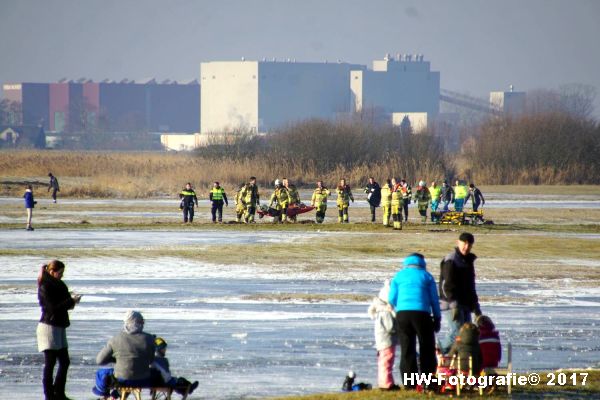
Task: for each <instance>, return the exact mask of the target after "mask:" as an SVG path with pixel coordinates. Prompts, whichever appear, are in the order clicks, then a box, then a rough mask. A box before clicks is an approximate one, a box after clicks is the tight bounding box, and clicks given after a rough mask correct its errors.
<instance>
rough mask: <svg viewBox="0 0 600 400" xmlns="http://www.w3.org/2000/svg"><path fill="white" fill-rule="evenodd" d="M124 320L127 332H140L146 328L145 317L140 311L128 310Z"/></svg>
mask: <svg viewBox="0 0 600 400" xmlns="http://www.w3.org/2000/svg"><path fill="white" fill-rule="evenodd" d="M123 322H124V326H123V328H124V329H125V332H127V333H130V334H132V333H140V332H141V331H142V330H143V329H144V317H143V316H142V313H140V312H139V311H133V310H130V311H127V313H126V314H125V319H124V320H123Z"/></svg>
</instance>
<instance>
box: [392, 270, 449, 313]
mask: <svg viewBox="0 0 600 400" xmlns="http://www.w3.org/2000/svg"><path fill="white" fill-rule="evenodd" d="M389 303H390V304H391V305H392V307H393V308H394V310H396V312H398V311H423V312H426V313H428V314H433V316H434V317H436V318H441V312H440V303H439V298H438V294H437V290H436V287H435V279H433V276H431V274H430V273H429V272H427V271H426V270H425V268H421V267H418V266H414V265H411V266H408V267H404V268H402V269H401V270H400V271H398V272H397V273H396V275H395V276H394V279H392V282H391V284H390V294H389Z"/></svg>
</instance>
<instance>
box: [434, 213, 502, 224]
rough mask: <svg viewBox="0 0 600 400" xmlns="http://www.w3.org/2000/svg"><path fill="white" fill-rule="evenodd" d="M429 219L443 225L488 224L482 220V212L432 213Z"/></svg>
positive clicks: (488, 222)
mask: <svg viewBox="0 0 600 400" xmlns="http://www.w3.org/2000/svg"><path fill="white" fill-rule="evenodd" d="M431 217H432V219H433V220H434V221H436V222H437V223H438V224H445V225H482V224H490V223H491V221H486V220H485V219H484V218H483V210H479V211H432V213H431Z"/></svg>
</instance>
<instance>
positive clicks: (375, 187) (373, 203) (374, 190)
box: [365, 176, 381, 223]
mask: <svg viewBox="0 0 600 400" xmlns="http://www.w3.org/2000/svg"><path fill="white" fill-rule="evenodd" d="M365 193H366V194H367V202H368V203H369V207H370V209H371V222H372V223H375V220H376V218H375V209H376V208H377V207H379V205H380V204H381V187H380V186H379V183H377V182H375V178H373V177H372V176H371V177H369V183H367V187H365Z"/></svg>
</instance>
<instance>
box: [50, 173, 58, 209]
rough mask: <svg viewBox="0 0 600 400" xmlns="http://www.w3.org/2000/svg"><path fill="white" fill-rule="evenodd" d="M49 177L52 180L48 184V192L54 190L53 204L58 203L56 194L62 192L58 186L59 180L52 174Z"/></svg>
mask: <svg viewBox="0 0 600 400" xmlns="http://www.w3.org/2000/svg"><path fill="white" fill-rule="evenodd" d="M48 177H49V178H50V182H49V183H48V192H49V191H50V189H52V202H53V203H56V193H57V192H60V187H59V186H58V179H56V177H55V176H54V175H52V172H49V173H48Z"/></svg>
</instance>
